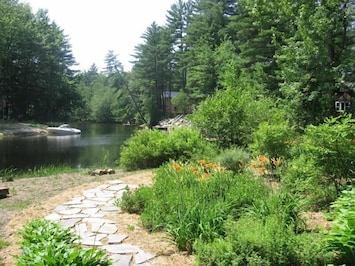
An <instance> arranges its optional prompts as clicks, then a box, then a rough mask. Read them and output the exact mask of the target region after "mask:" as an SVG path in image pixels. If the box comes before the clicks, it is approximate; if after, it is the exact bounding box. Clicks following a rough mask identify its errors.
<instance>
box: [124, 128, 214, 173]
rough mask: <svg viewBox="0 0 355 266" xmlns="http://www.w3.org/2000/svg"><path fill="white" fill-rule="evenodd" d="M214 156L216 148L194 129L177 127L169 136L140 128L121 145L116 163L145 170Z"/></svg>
mask: <svg viewBox="0 0 355 266" xmlns="http://www.w3.org/2000/svg"><path fill="white" fill-rule="evenodd" d="M215 153H216V147H215V146H214V145H213V144H211V143H209V142H208V141H207V140H206V139H204V138H203V137H202V136H201V134H200V133H199V131H198V130H196V129H192V128H187V127H181V128H175V129H173V130H172V131H171V132H169V133H168V132H166V131H161V130H157V129H153V130H148V129H143V130H139V131H137V132H136V133H135V134H134V135H133V136H132V137H130V138H129V139H128V140H127V141H126V142H125V143H124V144H123V146H122V149H121V154H120V159H119V162H118V163H119V165H120V167H122V168H123V169H125V170H137V169H147V168H155V167H159V166H160V165H162V164H163V163H164V162H168V161H169V160H188V159H191V158H197V157H198V156H203V157H206V156H214V154H215Z"/></svg>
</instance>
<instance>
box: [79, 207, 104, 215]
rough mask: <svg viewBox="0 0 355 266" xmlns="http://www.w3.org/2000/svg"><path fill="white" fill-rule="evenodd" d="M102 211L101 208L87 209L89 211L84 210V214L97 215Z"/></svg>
mask: <svg viewBox="0 0 355 266" xmlns="http://www.w3.org/2000/svg"><path fill="white" fill-rule="evenodd" d="M99 210H100V209H99V208H87V209H83V210H82V213H85V214H89V215H90V214H95V213H97V212H98V211H99Z"/></svg>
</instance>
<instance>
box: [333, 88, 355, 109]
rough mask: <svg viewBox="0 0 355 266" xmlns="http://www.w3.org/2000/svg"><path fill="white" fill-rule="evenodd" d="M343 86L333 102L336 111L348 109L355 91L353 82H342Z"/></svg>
mask: <svg viewBox="0 0 355 266" xmlns="http://www.w3.org/2000/svg"><path fill="white" fill-rule="evenodd" d="M343 85H344V88H342V89H341V90H340V91H339V93H338V99H337V100H336V101H335V103H334V105H335V106H334V107H335V111H336V112H346V111H350V108H351V102H352V101H353V99H352V98H353V95H354V92H355V88H354V86H353V85H354V84H353V83H343Z"/></svg>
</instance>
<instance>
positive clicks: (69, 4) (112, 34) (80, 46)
mask: <svg viewBox="0 0 355 266" xmlns="http://www.w3.org/2000/svg"><path fill="white" fill-rule="evenodd" d="M22 2H25V3H29V5H30V6H31V7H32V10H33V12H36V11H37V10H38V9H39V8H43V9H47V10H48V16H49V17H50V19H51V20H52V21H55V22H56V24H57V25H58V26H59V27H60V28H61V29H63V30H64V33H65V34H66V35H68V36H69V40H70V44H71V45H72V50H73V55H74V57H75V59H76V61H77V62H78V63H79V66H78V69H80V70H87V69H88V68H89V67H90V66H91V65H92V64H93V63H95V64H96V65H97V66H98V67H99V68H100V69H101V68H103V67H104V58H105V55H106V54H107V52H108V50H113V51H114V53H115V54H117V55H118V60H119V61H121V63H122V64H123V65H124V68H125V70H126V71H129V70H130V69H131V64H130V63H129V61H132V60H133V58H132V57H131V55H132V54H134V47H135V46H136V45H138V44H139V43H142V40H141V38H140V37H141V36H142V34H143V33H144V32H145V31H146V29H147V28H148V27H149V26H150V25H151V24H152V23H153V22H154V21H155V22H156V23H158V24H159V25H164V24H165V23H166V14H167V11H168V10H169V9H170V7H171V5H172V4H174V3H176V2H177V0H151V1H147V0H134V1H127V0H126V1H123V0H100V1H98V0H23V1H22Z"/></svg>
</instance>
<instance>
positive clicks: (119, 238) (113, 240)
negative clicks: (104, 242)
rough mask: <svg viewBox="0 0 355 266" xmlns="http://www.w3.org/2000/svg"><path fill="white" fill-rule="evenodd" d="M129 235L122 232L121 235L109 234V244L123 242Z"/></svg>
mask: <svg viewBox="0 0 355 266" xmlns="http://www.w3.org/2000/svg"><path fill="white" fill-rule="evenodd" d="M127 237H128V235H124V234H120V235H109V236H108V243H109V244H121V243H122V241H123V240H125V239H126V238H127Z"/></svg>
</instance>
